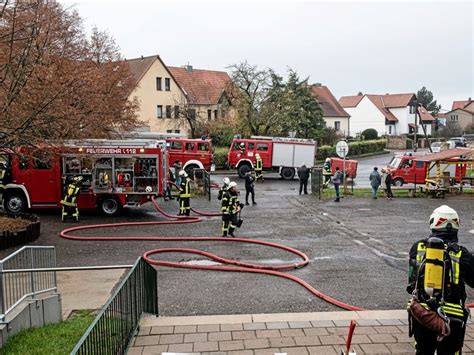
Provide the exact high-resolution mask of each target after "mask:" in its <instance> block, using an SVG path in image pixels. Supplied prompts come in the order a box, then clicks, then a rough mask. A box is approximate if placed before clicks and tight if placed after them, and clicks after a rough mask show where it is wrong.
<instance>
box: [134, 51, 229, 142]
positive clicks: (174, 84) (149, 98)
mask: <svg viewBox="0 0 474 355" xmlns="http://www.w3.org/2000/svg"><path fill="white" fill-rule="evenodd" d="M127 63H128V64H129V66H130V70H131V72H132V75H133V78H134V79H135V87H134V88H133V90H132V91H131V92H130V94H129V96H128V99H129V100H138V102H139V110H138V112H137V114H138V117H139V119H140V120H141V121H142V122H143V127H142V129H141V130H144V131H149V132H164V133H178V134H181V135H183V136H188V135H189V130H190V129H189V125H188V124H187V121H186V119H184V116H187V117H193V118H194V117H195V118H196V119H198V120H202V121H204V120H214V119H218V118H224V117H227V116H231V115H232V114H233V113H232V107H231V106H230V101H229V100H228V98H227V96H226V89H227V87H228V84H229V82H230V77H229V75H228V74H227V73H226V72H223V71H215V70H204V69H194V68H193V67H192V66H191V65H185V66H183V67H172V66H167V65H166V64H165V63H164V62H163V60H162V59H161V57H160V56H159V55H153V56H149V57H140V58H136V59H130V60H127Z"/></svg>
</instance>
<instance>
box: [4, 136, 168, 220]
mask: <svg viewBox="0 0 474 355" xmlns="http://www.w3.org/2000/svg"><path fill="white" fill-rule="evenodd" d="M0 155H1V156H2V159H0V160H4V161H5V162H6V163H7V164H6V165H7V170H8V181H7V184H6V186H5V191H4V193H3V203H4V208H5V209H6V210H7V211H9V212H12V213H19V212H22V211H25V210H27V209H29V208H58V207H60V206H61V205H60V201H61V198H62V196H63V193H64V190H65V187H66V186H67V185H68V184H69V182H70V181H72V179H73V178H74V177H75V176H82V187H81V193H80V195H79V197H78V200H77V201H78V208H79V209H93V208H97V209H98V210H99V211H100V212H102V213H103V214H104V215H108V216H112V215H116V214H118V213H119V212H120V210H121V209H122V208H123V207H125V206H139V205H141V204H144V203H146V202H148V201H150V198H151V196H161V195H163V191H164V186H165V184H166V177H167V169H168V164H167V161H166V159H167V157H166V144H165V142H164V141H161V142H160V141H150V140H143V139H131V140H115V141H114V140H89V141H87V142H74V141H70V142H67V143H66V144H64V145H61V147H50V148H48V149H46V148H45V149H42V150H40V151H31V150H30V149H19V150H18V151H16V152H14V153H13V152H10V153H8V152H0Z"/></svg>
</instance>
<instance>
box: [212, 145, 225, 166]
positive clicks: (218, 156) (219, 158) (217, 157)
mask: <svg viewBox="0 0 474 355" xmlns="http://www.w3.org/2000/svg"><path fill="white" fill-rule="evenodd" d="M228 152H229V147H215V148H214V164H215V165H216V169H225V168H226V163H227V153H228Z"/></svg>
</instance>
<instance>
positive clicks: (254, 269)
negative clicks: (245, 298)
mask: <svg viewBox="0 0 474 355" xmlns="http://www.w3.org/2000/svg"><path fill="white" fill-rule="evenodd" d="M152 203H153V205H154V207H155V209H156V210H157V211H158V212H160V213H161V214H162V215H163V216H165V217H167V218H173V219H174V220H170V221H153V222H122V223H107V224H93V225H87V226H77V227H72V228H67V229H64V230H63V231H61V232H60V233H59V235H60V236H61V237H62V238H65V239H71V240H82V241H110V240H113V241H117V240H125V241H131V240H142V241H150V240H153V241H218V242H226V243H250V244H257V245H263V246H268V247H272V248H277V249H281V250H284V251H288V252H290V253H292V254H295V255H297V256H298V257H300V258H301V259H302V260H301V261H300V262H297V263H293V264H286V265H276V266H265V265H258V264H251V263H245V262H240V261H236V260H232V259H226V258H222V257H220V256H217V255H215V254H212V253H209V252H206V251H202V250H196V249H189V248H160V249H153V250H149V251H147V252H145V253H144V255H143V257H144V258H145V260H147V262H149V263H150V264H153V265H160V266H167V267H176V268H187V269H199V270H215V271H230V272H249V273H257V274H266V275H273V276H278V277H283V278H286V279H289V280H291V281H294V282H296V283H298V284H300V285H301V286H303V287H304V288H306V289H307V290H308V291H309V292H311V293H312V294H313V295H315V296H316V297H318V298H320V299H322V300H324V301H326V302H328V303H331V304H333V305H335V306H337V307H340V308H342V309H346V310H349V311H365V310H366V309H364V308H361V307H357V306H353V305H350V304H347V303H344V302H342V301H339V300H337V299H335V298H333V297H330V296H328V295H325V294H324V293H322V292H320V291H318V290H317V289H315V288H314V287H313V286H311V285H310V284H308V283H307V282H306V281H304V280H302V279H300V278H298V277H296V276H294V275H291V274H288V273H285V272H282V271H284V270H292V269H298V268H302V267H304V266H306V265H307V264H308V263H309V258H308V256H307V255H306V254H304V253H303V252H301V251H299V250H297V249H294V248H291V247H288V246H286V245H282V244H278V243H272V242H267V241H263V240H258V239H246V238H223V237H194V236H193V237H164V236H153V237H145V236H132V237H96V236H78V235H73V234H71V233H72V232H74V231H78V230H87V229H97V228H112V227H125V226H139V225H161V224H182V223H196V222H200V221H201V218H199V217H196V216H177V215H172V214H170V213H167V212H166V211H164V210H163V209H162V208H161V207H160V206H158V204H157V203H156V200H155V198H152ZM192 211H193V212H195V213H197V214H200V215H203V216H220V215H221V214H220V213H209V212H202V211H198V210H194V209H193V210H192ZM162 253H189V254H197V255H201V256H205V257H207V258H209V259H211V260H214V261H216V262H218V263H220V264H224V265H190V264H182V263H178V262H172V261H163V260H155V259H153V258H152V256H153V255H155V254H162ZM469 306H470V307H474V304H472V305H469Z"/></svg>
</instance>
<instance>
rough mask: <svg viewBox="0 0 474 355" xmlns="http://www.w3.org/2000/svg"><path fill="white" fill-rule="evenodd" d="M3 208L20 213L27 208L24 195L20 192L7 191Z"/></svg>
mask: <svg viewBox="0 0 474 355" xmlns="http://www.w3.org/2000/svg"><path fill="white" fill-rule="evenodd" d="M4 207H5V210H7V211H8V212H10V213H20V212H24V211H26V209H27V208H28V205H27V202H26V198H25V195H23V193H21V192H15V191H13V192H9V193H8V194H7V195H6V196H5V201H4Z"/></svg>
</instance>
